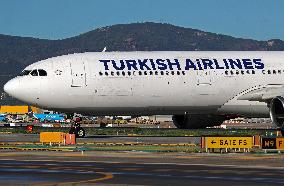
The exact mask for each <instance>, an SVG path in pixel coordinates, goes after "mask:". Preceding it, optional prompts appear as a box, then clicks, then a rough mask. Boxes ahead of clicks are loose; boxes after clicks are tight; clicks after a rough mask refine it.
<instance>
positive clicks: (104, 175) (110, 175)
mask: <svg viewBox="0 0 284 186" xmlns="http://www.w3.org/2000/svg"><path fill="white" fill-rule="evenodd" d="M95 173H97V174H101V175H103V177H100V178H95V179H90V180H83V181H77V182H76V181H74V182H63V183H55V184H54V183H53V184H34V186H51V185H77V184H83V183H96V182H99V181H104V180H109V179H112V178H113V175H112V174H111V173H105V172H95Z"/></svg>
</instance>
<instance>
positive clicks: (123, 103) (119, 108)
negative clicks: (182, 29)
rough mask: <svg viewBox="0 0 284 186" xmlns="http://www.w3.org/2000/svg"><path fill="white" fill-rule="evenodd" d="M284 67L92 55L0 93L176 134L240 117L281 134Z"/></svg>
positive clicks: (151, 55)
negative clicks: (152, 118)
mask: <svg viewBox="0 0 284 186" xmlns="http://www.w3.org/2000/svg"><path fill="white" fill-rule="evenodd" d="M283 64H284V52H264V51H259V52H246V51H238V52H237V51H236V52H233V51H219V52H206V51H204V52H201V51H188V52H179V51H176V52H169V51H167V52H90V53H81V54H71V55H65V56H59V57H54V58H51V59H46V60H42V61H40V62H37V63H34V64H32V65H29V66H28V67H26V68H25V69H24V70H23V72H22V74H21V75H19V76H18V77H16V78H14V79H12V80H10V81H9V82H8V83H7V84H6V85H5V86H4V90H5V91H6V92H7V93H8V94H10V95H12V96H13V97H15V98H17V99H19V100H22V101H24V102H27V103H30V104H33V105H36V106H38V107H41V108H47V109H51V110H57V111H61V112H65V113H68V112H70V113H74V112H77V113H83V114H85V115H96V116H105V115H133V116H139V115H156V114H159V115H173V122H174V124H175V125H176V126H177V127H178V128H187V129H194V128H205V127H210V126H215V125H220V124H221V123H222V122H223V121H224V120H226V119H230V118H234V117H238V116H243V117H248V118H249V117H268V116H270V117H271V119H272V121H273V123H274V124H276V125H277V126H278V127H283V126H284V119H283V117H282V116H283V114H284V95H283V90H284V65H283ZM58 90H60V91H58Z"/></svg>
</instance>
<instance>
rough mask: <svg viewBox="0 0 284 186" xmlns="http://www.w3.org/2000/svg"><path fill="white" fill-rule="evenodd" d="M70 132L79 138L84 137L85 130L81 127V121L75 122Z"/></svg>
mask: <svg viewBox="0 0 284 186" xmlns="http://www.w3.org/2000/svg"><path fill="white" fill-rule="evenodd" d="M69 134H75V136H76V137H77V138H84V137H85V130H84V129H83V128H82V127H81V125H80V124H79V123H75V124H73V125H72V126H71V129H70V130H69Z"/></svg>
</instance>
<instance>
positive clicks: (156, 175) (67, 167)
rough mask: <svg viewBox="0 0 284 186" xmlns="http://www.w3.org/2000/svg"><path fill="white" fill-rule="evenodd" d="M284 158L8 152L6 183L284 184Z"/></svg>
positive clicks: (2, 162)
mask: <svg viewBox="0 0 284 186" xmlns="http://www.w3.org/2000/svg"><path fill="white" fill-rule="evenodd" d="M283 157H284V156H283V155H250V154H247V155H244V154H233V155H232V154H231V155H229V154H227V155H216V154H213V155H211V154H184V153H167V154H164V153H142V152H88V153H87V152H86V153H84V154H81V153H79V152H70V153H66V152H14V151H2V152H1V155H0V185H55V184H57V185H94V184H96V185H171V186H172V185H258V186H259V185H283V184H284V177H283V176H284V163H283Z"/></svg>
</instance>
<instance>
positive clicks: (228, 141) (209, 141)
mask: <svg viewBox="0 0 284 186" xmlns="http://www.w3.org/2000/svg"><path fill="white" fill-rule="evenodd" d="M252 145H253V138H252V137H206V148H219V149H222V148H252Z"/></svg>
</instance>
